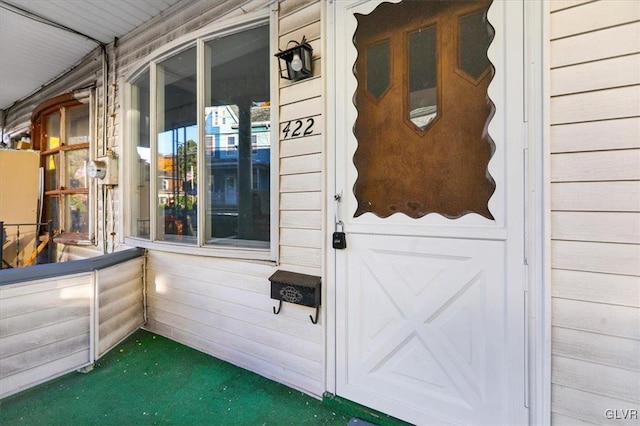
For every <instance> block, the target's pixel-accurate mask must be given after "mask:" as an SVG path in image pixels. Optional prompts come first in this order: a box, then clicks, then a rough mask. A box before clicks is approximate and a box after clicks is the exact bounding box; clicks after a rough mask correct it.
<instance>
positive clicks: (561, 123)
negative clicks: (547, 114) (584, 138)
mask: <svg viewBox="0 0 640 426" xmlns="http://www.w3.org/2000/svg"><path fill="white" fill-rule="evenodd" d="M638 117H640V114H633V115H623V116H619V117H610V118H600V119H594V120H575V121H562V122H557V123H553V124H551V127H553V126H563V125H567V124H580V123H597V122H599V121H612V120H624V119H627V118H638Z"/></svg>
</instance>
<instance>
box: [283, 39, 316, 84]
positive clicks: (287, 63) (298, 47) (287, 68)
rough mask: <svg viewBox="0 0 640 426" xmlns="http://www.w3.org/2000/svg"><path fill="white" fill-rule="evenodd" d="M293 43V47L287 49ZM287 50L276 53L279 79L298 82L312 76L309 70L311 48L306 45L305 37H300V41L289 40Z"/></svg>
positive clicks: (311, 55) (311, 54)
mask: <svg viewBox="0 0 640 426" xmlns="http://www.w3.org/2000/svg"><path fill="white" fill-rule="evenodd" d="M292 43H294V44H295V46H293V47H289V45H290V44H292ZM287 47H288V48H287V49H286V50H282V51H280V52H279V53H276V54H275V56H276V57H277V58H278V67H279V69H280V77H282V78H284V79H287V80H291V81H298V80H302V79H305V78H308V77H311V76H312V75H313V72H312V70H311V58H312V57H313V48H312V47H311V45H310V44H309V43H307V39H306V37H304V36H303V37H302V41H301V42H300V43H298V42H297V41H294V40H291V41H290V42H289V43H287Z"/></svg>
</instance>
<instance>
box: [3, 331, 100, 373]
mask: <svg viewBox="0 0 640 426" xmlns="http://www.w3.org/2000/svg"><path fill="white" fill-rule="evenodd" d="M86 334H87V336H88V334H89V333H86ZM76 337H77V336H76ZM64 340H68V339H63V340H58V341H56V342H54V343H58V342H62V341H64ZM87 340H89V338H88V337H87ZM47 346H48V345H47ZM88 351H89V342H87V345H86V346H85V347H82V348H80V349H78V350H74V351H71V352H65V353H61V352H56V353H55V355H56V356H52V357H50V358H47V360H46V361H45V362H42V363H39V364H30V365H29V366H28V367H27V368H21V369H18V370H16V371H13V372H11V373H10V374H7V375H6V376H5V375H3V376H2V379H6V378H8V377H11V376H13V375H15V374H20V373H24V372H26V371H29V370H33V369H35V368H38V367H42V366H44V365H47V364H51V363H52V362H56V361H60V360H63V359H65V358H68V357H70V356H73V355H76V354H80V353H84V352H88Z"/></svg>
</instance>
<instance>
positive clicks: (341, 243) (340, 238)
mask: <svg viewBox="0 0 640 426" xmlns="http://www.w3.org/2000/svg"><path fill="white" fill-rule="evenodd" d="M338 227H340V229H341V230H340V231H338ZM333 248H334V249H337V250H344V249H346V248H347V235H346V234H345V233H344V224H343V223H342V221H341V220H339V221H338V222H337V223H336V230H335V232H334V233H333Z"/></svg>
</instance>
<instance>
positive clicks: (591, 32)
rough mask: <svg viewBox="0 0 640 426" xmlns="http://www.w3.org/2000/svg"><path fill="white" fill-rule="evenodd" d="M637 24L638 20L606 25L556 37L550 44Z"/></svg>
mask: <svg viewBox="0 0 640 426" xmlns="http://www.w3.org/2000/svg"><path fill="white" fill-rule="evenodd" d="M638 22H640V19H636V20H635V21H628V22H625V23H623V24H615V25H607V26H606V27H599V28H596V29H593V30H588V31H581V32H578V33H574V34H569V35H566V36H561V37H556V38H552V39H551V43H553V42H554V41H558V40H564V39H568V38H571V37H577V36H581V35H585V34H593V33H597V32H599V31H605V30H609V29H611V28H618V27H624V26H625V25H633V24H637V23H638Z"/></svg>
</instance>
